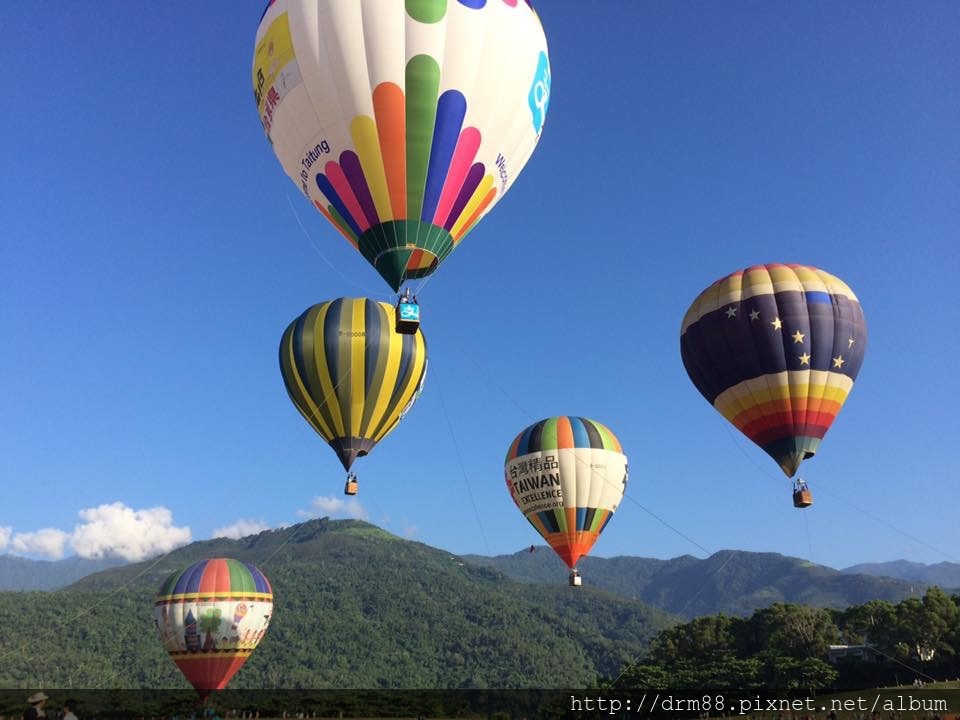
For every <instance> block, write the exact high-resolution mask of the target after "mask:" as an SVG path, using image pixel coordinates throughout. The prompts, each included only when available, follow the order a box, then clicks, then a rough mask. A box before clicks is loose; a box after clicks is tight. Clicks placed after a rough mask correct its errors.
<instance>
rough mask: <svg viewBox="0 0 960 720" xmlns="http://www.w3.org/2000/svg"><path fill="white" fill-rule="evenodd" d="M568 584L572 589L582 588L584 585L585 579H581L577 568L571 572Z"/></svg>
mask: <svg viewBox="0 0 960 720" xmlns="http://www.w3.org/2000/svg"><path fill="white" fill-rule="evenodd" d="M568 582H569V583H570V587H580V586H581V585H583V578H582V577H580V571H579V570H577V569H576V568H574V569H573V570H571V571H570V577H569V579H568Z"/></svg>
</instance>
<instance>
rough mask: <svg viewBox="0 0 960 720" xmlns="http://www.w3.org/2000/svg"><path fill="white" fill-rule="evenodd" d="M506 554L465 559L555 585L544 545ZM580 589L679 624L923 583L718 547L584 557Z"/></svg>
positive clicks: (902, 594) (560, 572)
mask: <svg viewBox="0 0 960 720" xmlns="http://www.w3.org/2000/svg"><path fill="white" fill-rule="evenodd" d="M535 550H536V551H535V552H529V551H528V550H524V551H521V552H518V553H514V554H512V555H498V556H496V557H493V558H490V557H483V556H479V555H468V556H465V557H464V560H466V561H467V562H470V563H471V564H476V565H479V566H481V567H489V568H492V569H496V570H499V571H500V572H502V573H503V574H504V575H506V576H508V577H511V578H513V579H515V580H518V581H524V582H530V583H556V582H558V580H560V579H562V578H563V577H564V576H565V574H566V566H565V565H564V564H563V563H562V562H561V561H560V559H559V558H558V557H557V556H556V555H555V554H554V553H553V552H551V550H550V548H549V547H545V546H544V547H537V548H535ZM577 567H578V569H579V570H580V572H581V574H582V576H583V582H584V585H585V586H589V587H595V588H602V589H604V590H609V591H610V592H613V593H616V594H617V595H620V596H623V597H627V598H631V599H633V600H639V601H640V602H643V603H646V604H648V605H652V606H654V607H656V608H659V609H661V610H664V611H666V612H668V613H671V614H673V615H678V616H680V617H682V618H685V619H690V618H694V617H698V616H701V615H714V614H717V613H724V614H726V615H739V616H747V615H750V614H751V613H752V612H753V611H754V610H757V609H760V608H766V607H769V606H770V605H772V604H773V603H775V602H783V603H796V604H802V605H811V606H814V607H822V608H838V609H839V608H846V607H850V606H852V605H860V604H863V603H865V602H868V601H870V600H889V601H890V602H894V603H896V602H899V601H900V600H903V599H904V598H907V597H919V596H920V595H922V594H923V593H924V591H925V590H926V588H927V587H928V585H933V584H935V583H922V582H910V581H907V580H897V579H894V578H888V577H876V576H873V575H864V574H849V573H846V572H840V571H838V570H834V569H832V568H828V567H824V566H823V565H816V564H814V563H811V562H808V561H806V560H800V559H798V558H792V557H786V556H784V555H779V554H776V553H755V552H743V551H739V550H721V551H719V552H717V553H714V554H713V555H711V556H710V557H708V558H706V559H705V560H700V559H698V558H695V557H693V556H691V555H684V556H681V557H678V558H673V559H672V560H653V559H650V558H639V557H613V558H595V557H587V558H583V559H582V560H581V561H580V562H579V563H578V564H577Z"/></svg>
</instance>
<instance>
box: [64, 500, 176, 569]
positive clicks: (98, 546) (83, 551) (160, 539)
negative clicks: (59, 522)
mask: <svg viewBox="0 0 960 720" xmlns="http://www.w3.org/2000/svg"><path fill="white" fill-rule="evenodd" d="M79 515H80V518H81V519H82V520H85V521H86V522H84V523H81V524H80V525H77V526H76V527H75V528H74V530H73V536H72V538H71V540H70V545H71V547H72V548H73V549H74V551H76V553H77V555H79V556H80V557H86V558H90V557H108V556H113V557H121V558H123V559H124V560H131V561H137V560H144V559H146V558H148V557H153V556H155V555H161V554H163V553H167V552H170V551H171V550H173V549H174V548H177V547H180V546H181V545H186V544H187V543H189V542H190V538H191V536H190V528H188V527H176V526H174V524H173V513H171V512H170V510H168V509H167V508H165V507H155V508H148V509H146V510H134V509H133V508H130V507H127V506H126V505H124V504H123V503H122V502H115V503H113V504H111V505H100V506H99V507H95V508H87V509H85V510H81V511H80V512H79Z"/></svg>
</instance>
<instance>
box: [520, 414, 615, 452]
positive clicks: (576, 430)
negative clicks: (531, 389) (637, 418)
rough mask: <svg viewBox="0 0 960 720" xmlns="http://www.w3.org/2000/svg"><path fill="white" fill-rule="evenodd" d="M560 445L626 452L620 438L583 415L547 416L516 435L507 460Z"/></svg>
mask: <svg viewBox="0 0 960 720" xmlns="http://www.w3.org/2000/svg"><path fill="white" fill-rule="evenodd" d="M560 448H598V449H603V450H613V451H614V452H623V449H622V448H621V447H620V441H619V440H617V438H616V436H615V435H614V434H613V433H612V432H610V429H609V428H608V427H606V426H605V425H601V424H600V423H598V422H596V421H595V420H588V419H587V418H582V417H568V416H565V415H562V416H560V417H554V418H547V419H545V420H541V421H540V422H537V423H534V424H533V425H531V426H530V427H528V428H527V429H526V430H524V431H523V432H522V433H520V434H519V435H517V437H516V438H514V440H513V442H512V443H510V449H509V450H508V451H507V457H506V462H510V461H511V460H513V459H514V458H517V457H519V456H521V455H527V454H529V453H532V452H540V451H543V450H558V449H560Z"/></svg>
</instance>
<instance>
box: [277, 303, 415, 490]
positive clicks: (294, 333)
mask: <svg viewBox="0 0 960 720" xmlns="http://www.w3.org/2000/svg"><path fill="white" fill-rule="evenodd" d="M395 323H396V320H395V317H394V313H393V308H392V307H391V306H390V305H388V304H386V303H378V302H374V301H373V300H368V299H366V298H357V299H352V298H341V299H339V300H333V301H330V302H324V303H320V304H318V305H314V306H313V307H311V308H308V309H307V310H306V311H305V312H304V313H303V314H302V315H300V317H298V318H297V319H296V320H294V321H293V322H292V323H290V326H289V327H288V328H287V329H286V331H285V332H284V333H283V338H282V339H281V340H280V372H281V373H282V374H283V382H284V385H286V388H287V393H288V395H289V396H290V400H291V401H293V404H294V405H295V406H296V407H297V410H299V411H300V414H301V415H303V417H304V418H305V419H306V421H307V422H308V423H310V426H311V427H312V428H313V429H314V430H316V431H317V433H318V434H319V435H320V437H322V438H323V439H324V440H326V441H327V442H328V443H330V447H332V448H333V450H334V452H336V454H337V457H338V458H340V462H341V463H343V467H344V469H345V470H347V472H348V473H349V474H348V475H347V486H346V488H345V490H344V492H345V493H346V494H347V495H355V494H356V492H357V480H356V476H355V475H354V474H353V473H352V472H350V468H351V466H352V465H353V462H354V461H355V460H356V459H357V458H358V457H363V456H364V455H366V454H367V453H369V452H370V451H371V450H373V448H374V446H375V445H376V444H377V443H378V442H380V441H381V440H382V439H383V438H384V437H386V435H387V434H388V433H389V432H390V431H391V430H393V429H394V428H395V427H396V426H397V423H399V422H400V420H401V419H402V418H403V417H404V416H405V415H406V414H407V412H409V411H410V408H411V407H413V404H414V403H415V402H416V401H417V398H418V397H420V393H421V391H422V390H423V383H424V380H425V379H426V375H427V345H426V341H425V340H424V338H423V333H422V332H421V331H419V330H418V331H417V332H416V333H415V334H413V335H401V334H398V333H397V332H396V327H395Z"/></svg>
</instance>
